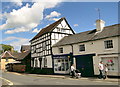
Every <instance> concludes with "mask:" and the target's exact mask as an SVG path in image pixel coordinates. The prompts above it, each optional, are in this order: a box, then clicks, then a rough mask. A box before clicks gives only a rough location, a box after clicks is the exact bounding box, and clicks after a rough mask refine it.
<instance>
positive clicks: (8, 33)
mask: <svg viewBox="0 0 120 87" xmlns="http://www.w3.org/2000/svg"><path fill="white" fill-rule="evenodd" d="M11 1H12V2H1V3H0V4H1V5H0V6H1V7H0V8H1V9H0V20H1V23H0V34H1V33H2V34H1V35H2V38H0V42H1V43H2V44H9V45H12V46H14V48H15V50H18V51H19V50H20V46H21V45H26V44H30V43H29V41H30V40H31V39H32V38H33V37H34V36H35V35H36V34H37V33H38V32H39V31H40V30H41V29H42V28H44V27H46V26H48V25H49V24H52V23H54V22H55V21H57V20H58V19H60V18H61V17H65V18H66V19H67V21H68V23H69V24H70V26H71V27H72V29H73V30H74V31H75V32H76V33H80V32H84V31H88V30H92V29H96V26H95V21H96V20H97V19H98V18H99V16H98V11H97V9H98V8H99V9H100V15H101V19H102V20H104V21H105V23H106V24H105V26H110V25H114V24H118V2H64V1H63V0H55V1H56V2H52V1H51V2H37V1H34V0H33V2H22V0H18V1H19V2H15V0H11ZM49 1H50V0H49Z"/></svg>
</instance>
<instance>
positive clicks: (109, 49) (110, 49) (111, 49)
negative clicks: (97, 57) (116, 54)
mask: <svg viewBox="0 0 120 87" xmlns="http://www.w3.org/2000/svg"><path fill="white" fill-rule="evenodd" d="M113 50H114V49H113V48H108V49H104V51H113Z"/></svg>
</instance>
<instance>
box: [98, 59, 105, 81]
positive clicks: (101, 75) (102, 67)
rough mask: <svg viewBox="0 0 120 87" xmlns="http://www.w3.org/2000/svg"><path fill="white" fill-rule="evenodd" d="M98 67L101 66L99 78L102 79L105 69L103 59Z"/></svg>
mask: <svg viewBox="0 0 120 87" xmlns="http://www.w3.org/2000/svg"><path fill="white" fill-rule="evenodd" d="M98 68H99V72H100V74H99V77H98V78H99V79H102V78H103V71H104V65H103V62H102V61H100V63H99V65H98Z"/></svg>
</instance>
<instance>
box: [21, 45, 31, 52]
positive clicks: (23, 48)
mask: <svg viewBox="0 0 120 87" xmlns="http://www.w3.org/2000/svg"><path fill="white" fill-rule="evenodd" d="M28 50H30V45H22V46H21V51H28Z"/></svg>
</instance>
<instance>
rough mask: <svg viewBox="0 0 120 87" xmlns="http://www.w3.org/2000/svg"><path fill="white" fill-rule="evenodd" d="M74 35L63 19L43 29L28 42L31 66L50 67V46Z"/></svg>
mask: <svg viewBox="0 0 120 87" xmlns="http://www.w3.org/2000/svg"><path fill="white" fill-rule="evenodd" d="M72 34H74V31H73V30H72V28H71V27H70V25H69V24H68V22H67V20H66V19H65V18H61V19H59V20H58V21H56V22H54V23H53V24H51V25H49V26H47V27H45V28H43V29H41V30H40V32H39V33H38V34H37V35H36V36H35V37H34V38H33V39H32V40H31V41H30V43H31V66H32V67H33V68H40V69H42V68H53V67H52V65H53V64H52V45H54V44H55V43H57V42H58V41H59V40H60V39H62V38H63V37H65V36H68V35H72Z"/></svg>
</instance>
